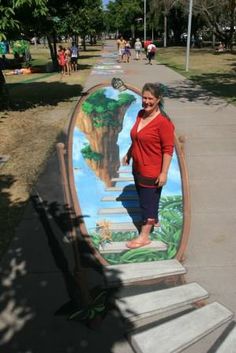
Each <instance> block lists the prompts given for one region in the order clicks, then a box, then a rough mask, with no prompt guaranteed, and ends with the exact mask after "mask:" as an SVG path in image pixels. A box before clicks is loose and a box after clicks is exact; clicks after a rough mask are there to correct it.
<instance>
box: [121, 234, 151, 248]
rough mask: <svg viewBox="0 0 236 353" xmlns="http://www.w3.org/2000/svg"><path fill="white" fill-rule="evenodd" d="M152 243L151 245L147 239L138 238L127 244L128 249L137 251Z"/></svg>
mask: <svg viewBox="0 0 236 353" xmlns="http://www.w3.org/2000/svg"><path fill="white" fill-rule="evenodd" d="M150 243H151V240H149V239H145V238H142V237H140V236H139V237H138V238H135V239H132V240H130V241H128V242H127V243H126V247H127V248H129V249H137V248H141V247H142V246H145V245H148V244H150Z"/></svg>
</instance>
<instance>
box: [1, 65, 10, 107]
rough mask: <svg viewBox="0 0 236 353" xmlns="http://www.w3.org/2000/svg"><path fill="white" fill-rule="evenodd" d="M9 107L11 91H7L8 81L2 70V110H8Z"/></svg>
mask: <svg viewBox="0 0 236 353" xmlns="http://www.w3.org/2000/svg"><path fill="white" fill-rule="evenodd" d="M8 106H9V91H8V89H7V85H6V80H5V77H4V75H3V72H2V69H0V108H7V107H8Z"/></svg>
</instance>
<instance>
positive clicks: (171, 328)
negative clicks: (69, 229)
mask: <svg viewBox="0 0 236 353" xmlns="http://www.w3.org/2000/svg"><path fill="white" fill-rule="evenodd" d="M185 273H186V269H185V268H184V266H183V265H182V264H181V263H180V262H179V261H177V260H176V259H173V260H164V261H157V262H155V261H154V262H145V263H136V264H135V263H133V264H122V265H114V266H106V267H105V276H106V280H107V286H108V287H115V286H118V287H119V288H122V287H124V289H123V290H122V289H121V292H120V294H119V297H118V298H116V307H117V310H118V311H119V313H120V316H121V318H122V320H123V322H124V324H125V327H126V330H127V337H128V340H129V342H130V344H131V346H132V348H133V350H134V352H136V353H172V352H182V351H183V350H185V349H187V348H189V347H190V348H191V346H192V345H193V344H194V343H196V342H199V341H201V340H202V339H203V338H206V337H207V336H208V335H210V334H212V333H213V334H214V332H216V330H217V329H218V328H220V327H225V326H226V325H228V324H229V323H230V322H231V320H232V319H233V313H232V312H231V311H230V310H229V309H227V308H226V307H225V306H223V305H222V304H220V303H218V302H212V303H209V304H207V303H206V299H207V298H208V296H209V295H208V293H207V291H206V290H205V289H204V288H202V287H201V286H200V285H199V284H198V283H187V284H182V285H177V286H173V287H170V288H165V289H155V290H153V291H151V292H150V291H149V292H145V293H139V294H134V295H127V294H126V292H125V289H126V288H127V286H132V287H131V288H136V287H134V286H135V285H138V287H139V288H140V284H145V283H151V282H152V281H158V280H162V281H163V280H165V279H169V280H170V279H171V278H177V277H178V276H179V277H181V276H182V277H183V275H184V274H185ZM173 283H175V281H173ZM138 287H137V288H138ZM123 292H124V293H123ZM132 292H135V293H136V290H132ZM231 324H232V323H231ZM234 325H235V324H234ZM219 340H220V341H221V339H220V338H219ZM199 352H200V351H199ZM207 352H208V351H207ZM207 352H206V351H201V353H207ZM209 352H211V353H213V350H211V351H209ZM214 352H215V353H235V352H236V327H235V326H234V328H233V329H232V330H231V331H230V333H229V334H228V335H227V337H226V338H225V339H224V341H223V343H222V342H220V344H218V345H217V350H214Z"/></svg>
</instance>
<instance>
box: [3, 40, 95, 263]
mask: <svg viewBox="0 0 236 353" xmlns="http://www.w3.org/2000/svg"><path fill="white" fill-rule="evenodd" d="M100 52H101V46H96V47H90V46H88V48H87V51H86V52H83V51H81V53H80V58H79V61H78V63H79V70H78V71H77V72H75V73H72V74H71V75H70V76H69V75H66V76H64V77H61V75H60V73H45V72H42V73H37V74H31V75H14V76H6V81H7V86H8V89H9V92H10V97H11V106H10V109H9V110H6V111H2V112H0V141H1V144H0V155H5V156H9V160H8V161H7V162H6V163H5V164H3V165H0V194H1V198H0V258H1V256H2V255H3V253H4V252H5V251H6V249H7V247H8V245H9V243H10V241H11V239H12V238H13V236H14V230H15V228H16V226H17V224H18V223H19V221H20V219H21V217H22V214H23V212H24V210H25V206H26V205H27V203H28V200H29V197H30V192H31V190H32V187H33V185H34V184H35V183H36V182H37V179H38V177H39V175H40V173H41V172H42V171H43V169H44V167H45V166H46V162H47V160H48V158H49V156H50V155H51V154H52V153H53V152H54V151H55V146H56V143H57V142H62V141H64V139H65V133H66V129H67V126H68V123H69V121H70V117H71V114H72V111H73V109H74V107H75V104H76V102H77V100H78V99H79V96H80V95H81V92H82V90H83V87H84V84H85V81H86V79H87V77H88V75H89V73H90V69H91V68H92V66H93V64H94V63H95V62H96V60H97V59H98V58H99V55H100ZM31 54H32V57H33V65H34V63H36V64H37V66H38V65H41V66H42V67H43V66H45V65H46V64H47V63H48V61H49V53H48V50H46V49H44V48H40V46H38V48H31Z"/></svg>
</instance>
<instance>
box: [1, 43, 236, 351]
mask: <svg viewBox="0 0 236 353" xmlns="http://www.w3.org/2000/svg"><path fill="white" fill-rule="evenodd" d="M115 52H116V48H115V42H114V41H108V42H107V43H106V45H105V47H104V53H103V56H102V57H101V58H99V59H98V63H97V66H95V67H94V68H93V70H92V71H91V74H90V76H89V78H88V80H87V82H86V87H85V90H87V89H88V88H90V87H92V86H94V85H95V84H98V83H101V82H104V81H108V82H110V81H111V78H112V77H120V78H122V79H123V80H124V81H125V82H127V83H129V84H131V85H133V86H136V87H137V88H139V89H141V88H142V86H143V84H144V83H145V82H156V81H158V82H162V83H164V84H166V85H167V86H168V89H169V96H168V98H166V99H165V102H166V111H167V113H168V114H169V115H170V117H171V118H172V120H173V121H174V123H175V126H176V133H177V135H184V136H185V137H186V143H185V153H186V162H187V168H188V173H189V185H190V193H191V209H192V212H191V214H192V216H191V229H190V236H189V243H188V246H187V252H186V261H185V266H186V267H187V270H188V273H187V276H186V279H187V281H188V282H194V281H196V282H198V283H199V284H200V285H202V286H203V287H204V288H205V289H206V290H207V291H208V292H209V293H210V301H213V300H217V301H218V302H220V303H222V304H224V305H225V306H226V307H228V308H229V309H230V310H231V311H233V312H236V300H235V294H236V284H235V272H236V257H235V250H236V238H235V236H234V233H235V230H236V205H235V202H234V200H235V196H234V195H235V192H236V179H235V175H236V154H235V149H236V138H235V137H236V120H235V117H236V107H235V106H232V105H230V104H227V103H226V102H225V101H223V100H221V99H218V98H215V97H214V96H213V95H211V94H209V93H208V92H206V91H205V90H203V89H201V88H200V87H197V86H195V85H193V84H192V83H191V82H190V81H188V80H186V79H185V78H184V77H183V76H181V75H179V74H178V73H176V72H174V71H173V70H171V69H169V68H167V67H165V66H164V65H161V64H158V63H153V65H152V66H151V65H145V63H146V62H145V60H142V61H135V60H131V62H130V63H129V64H128V63H122V64H117V63H116V58H115V55H114V54H115ZM104 63H105V66H106V65H107V63H108V64H109V65H111V64H112V63H113V66H116V67H114V68H113V69H111V70H110V72H109V70H107V66H106V68H102V67H101V66H104V65H103V64H104ZM111 66H112V65H111ZM35 189H36V190H37V192H38V193H39V194H40V196H41V197H42V199H43V200H44V202H45V203H46V204H47V207H48V208H49V209H50V211H51V213H53V212H54V213H53V214H54V216H55V217H54V220H52V221H51V223H50V224H47V220H46V219H45V217H44V215H43V213H40V212H37V210H38V208H37V205H35V204H34V203H30V204H29V205H28V207H27V210H26V213H25V215H24V217H23V219H22V221H21V223H20V225H19V227H18V228H17V231H16V237H15V239H14V240H13V242H12V244H11V247H10V249H9V251H8V253H7V254H6V256H5V257H4V259H3V261H2V263H1V272H2V285H1V289H2V291H1V296H0V305H1V320H0V329H1V330H2V333H3V334H2V337H1V338H0V344H1V346H0V348H1V352H2V353H9V352H10V353H41V352H44V353H74V352H85V353H90V352H96V351H99V352H104V353H110V352H113V353H131V352H133V351H132V349H131V347H130V346H129V344H128V343H127V341H126V339H125V338H124V336H123V333H124V331H123V328H122V326H121V325H120V321H119V320H118V318H117V317H116V316H115V315H114V314H113V313H111V314H110V315H108V316H107V317H106V319H105V320H104V321H103V324H102V325H101V327H99V329H97V330H91V329H88V328H86V327H85V326H84V325H82V324H81V323H79V322H75V321H67V319H66V317H67V316H66V314H68V311H69V307H70V305H69V304H70V299H71V293H72V292H73V281H72V280H71V278H70V275H69V270H70V269H72V268H73V256H72V252H71V249H70V246H69V245H68V244H66V243H64V242H63V232H62V229H63V227H62V225H63V220H62V218H63V217H62V215H63V212H64V210H63V204H64V200H63V194H62V187H61V182H60V178H59V168H58V163H57V156H56V153H54V154H53V155H52V156H51V158H50V160H49V161H48V165H47V167H46V169H45V171H44V173H43V174H42V175H41V177H40V179H39V182H38V184H37V185H36V186H35ZM55 210H56V211H55ZM56 215H58V217H56ZM55 220H57V221H58V222H57V221H55ZM95 272H96V271H95ZM212 342H214V336H213V337H212ZM209 344H210V342H209V340H206V341H205V342H204V343H202V345H196V346H194V347H192V349H191V350H189V352H190V351H191V353H192V352H196V353H197V352H201V353H205V352H207V350H208V348H209ZM207 347H208V348H207Z"/></svg>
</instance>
